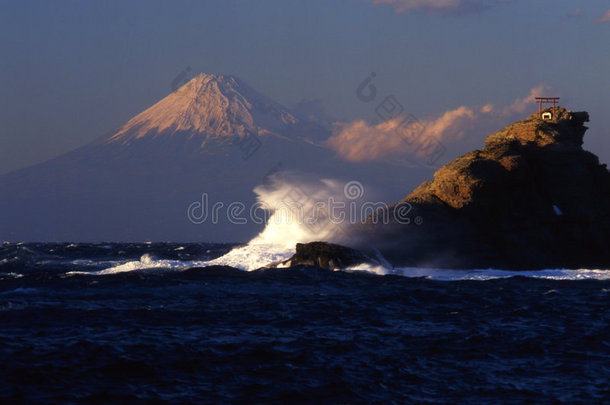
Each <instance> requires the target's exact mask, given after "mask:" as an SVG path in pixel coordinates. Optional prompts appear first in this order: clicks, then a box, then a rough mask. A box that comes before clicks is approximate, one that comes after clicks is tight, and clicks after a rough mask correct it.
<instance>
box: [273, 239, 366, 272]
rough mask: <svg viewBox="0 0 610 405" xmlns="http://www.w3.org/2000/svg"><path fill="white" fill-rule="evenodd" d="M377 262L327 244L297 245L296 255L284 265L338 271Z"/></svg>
mask: <svg viewBox="0 0 610 405" xmlns="http://www.w3.org/2000/svg"><path fill="white" fill-rule="evenodd" d="M369 262H375V260H373V259H371V258H369V257H368V256H366V255H365V254H363V253H361V252H359V251H357V250H355V249H352V248H349V247H346V246H341V245H335V244H332V243H326V242H310V243H297V246H296V253H295V254H294V256H292V257H291V258H290V259H288V260H286V261H285V262H283V263H282V264H284V265H287V266H298V265H307V266H317V267H321V268H323V269H330V270H338V269H344V268H347V267H350V266H354V265H358V264H362V263H369Z"/></svg>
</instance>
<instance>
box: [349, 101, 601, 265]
mask: <svg viewBox="0 0 610 405" xmlns="http://www.w3.org/2000/svg"><path fill="white" fill-rule="evenodd" d="M588 120H589V115H588V113H586V112H571V111H568V110H566V109H564V108H561V107H560V108H559V109H558V111H557V114H556V116H555V119H553V120H552V121H545V120H541V119H540V118H539V117H538V114H537V113H536V114H533V115H531V116H530V117H528V118H527V119H526V120H524V121H519V122H516V123H514V124H512V125H509V126H507V127H506V128H504V129H503V130H501V131H498V132H496V133H494V134H491V135H489V136H488V137H487V139H486V141H485V147H484V148H482V149H481V150H475V151H473V152H470V153H468V154H466V155H464V156H461V157H459V158H457V159H455V160H454V161H452V162H450V163H448V164H447V165H445V166H443V167H442V168H440V169H439V170H438V171H437V172H436V173H435V174H434V179H433V180H432V181H426V182H424V183H422V184H421V185H420V186H419V187H417V188H416V189H415V190H414V191H413V192H412V193H411V194H409V195H408V196H407V197H406V198H405V199H403V200H401V201H400V202H398V203H397V204H394V205H392V206H390V207H389V208H388V209H386V210H381V211H378V212H377V213H376V214H375V215H373V216H371V217H369V218H368V219H367V224H366V225H365V229H363V230H362V231H363V232H361V234H362V235H366V236H365V237H364V238H363V240H362V241H361V244H362V246H370V245H374V246H376V247H377V248H378V249H379V250H380V251H381V252H382V253H383V254H384V255H385V256H386V258H388V259H389V260H390V261H391V262H392V263H393V264H400V265H413V266H439V267H459V268H474V267H477V268H486V267H494V268H505V269H538V268H553V267H565V268H579V267H604V268H610V173H609V172H608V170H607V169H606V165H601V164H600V163H599V159H598V158H597V156H595V155H594V154H592V153H590V152H587V151H585V150H583V149H582V143H583V136H584V134H585V132H586V130H587V127H586V126H584V123H585V122H586V121H588ZM405 207H406V208H407V209H405ZM401 215H402V216H405V218H402V217H401ZM413 218H418V219H419V221H417V222H418V223H419V225H416V221H413Z"/></svg>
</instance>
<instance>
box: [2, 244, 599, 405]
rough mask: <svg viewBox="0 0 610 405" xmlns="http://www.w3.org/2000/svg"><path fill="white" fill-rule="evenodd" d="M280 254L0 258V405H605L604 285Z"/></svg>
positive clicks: (38, 252) (230, 250)
mask: <svg viewBox="0 0 610 405" xmlns="http://www.w3.org/2000/svg"><path fill="white" fill-rule="evenodd" d="M291 253H292V251H291V249H288V248H285V247H284V248H281V249H280V248H274V249H271V248H269V247H268V246H265V245H263V244H255V243H251V244H249V245H246V246H235V245H227V244H171V243H166V244H151V243H142V244H67V243H66V244H34V243H26V244H14V243H4V244H3V245H2V246H1V247H0V342H1V344H0V403H7V404H19V403H33V404H41V403H62V404H65V403H129V404H138V403H142V404H144V403H151V402H166V403H177V404H178V403H210V404H224V403H229V404H233V403H235V404H241V403H243V404H246V403H262V404H286V403H291V404H292V403H297V404H298V403H304V404H305V403H307V404H309V403H316V404H317V403H341V404H392V403H395V404H404V403H447V402H449V403H490V404H497V403H523V402H527V403H570V404H572V403H608V402H610V378H609V376H610V271H606V270H595V269H583V270H561V269H549V270H544V271H531V272H508V271H500V270H489V269H487V270H485V269H482V270H477V271H466V270H444V269H418V268H406V269H388V268H383V267H381V266H380V267H377V268H365V267H362V268H359V266H356V267H355V268H353V269H350V270H349V271H339V272H333V271H327V270H322V269H317V268H313V267H296V268H289V269H288V268H279V269H262V270H256V269H257V268H259V267H260V266H261V265H264V264H266V263H269V262H270V261H278V260H281V259H283V258H286V257H288V256H289V255H290V254H291ZM228 266H233V267H228Z"/></svg>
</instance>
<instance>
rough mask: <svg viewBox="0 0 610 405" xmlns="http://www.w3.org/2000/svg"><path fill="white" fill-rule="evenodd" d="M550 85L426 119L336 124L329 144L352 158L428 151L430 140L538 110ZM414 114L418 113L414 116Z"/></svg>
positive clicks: (453, 137) (456, 136) (447, 140)
mask: <svg viewBox="0 0 610 405" xmlns="http://www.w3.org/2000/svg"><path fill="white" fill-rule="evenodd" d="M549 91H550V89H549V88H548V87H547V86H545V85H539V86H536V87H534V88H533V89H531V90H530V91H529V93H528V95H527V96H525V97H523V98H517V99H516V100H515V101H514V102H513V103H511V104H510V105H507V106H504V107H496V106H494V105H493V104H486V105H483V106H474V107H468V106H460V107H458V108H456V109H453V110H449V111H446V112H444V113H442V114H440V115H438V116H436V117H430V118H427V119H425V120H420V121H418V120H415V119H408V118H406V117H405V116H400V117H398V118H394V119H390V120H387V121H384V122H381V123H379V124H376V125H372V124H368V123H367V122H365V121H363V120H358V121H354V122H350V123H337V124H335V131H334V135H333V136H332V137H331V138H330V139H329V140H328V141H327V145H328V146H329V147H330V148H332V149H334V150H335V151H336V152H337V154H338V155H339V156H340V157H341V158H343V159H345V160H347V161H352V162H363V161H373V160H379V159H385V158H388V157H393V156H394V157H395V156H401V155H403V156H404V155H419V156H421V155H426V156H428V157H429V155H430V153H432V152H431V151H430V148H424V147H422V145H424V144H426V143H427V141H429V140H434V142H435V143H437V144H440V145H443V147H444V145H445V144H447V145H448V144H451V143H454V142H456V141H458V140H460V139H462V138H464V137H465V136H466V135H467V134H470V133H476V134H486V133H488V131H490V130H493V129H494V128H496V129H497V128H498V126H500V125H502V124H506V123H507V122H506V121H508V120H509V119H514V118H516V117H517V116H523V114H526V113H527V111H528V109H529V110H531V112H532V113H533V112H534V111H536V104H535V99H534V97H536V96H545V95H549V94H550V93H548V94H547V92H549ZM412 118H414V117H412Z"/></svg>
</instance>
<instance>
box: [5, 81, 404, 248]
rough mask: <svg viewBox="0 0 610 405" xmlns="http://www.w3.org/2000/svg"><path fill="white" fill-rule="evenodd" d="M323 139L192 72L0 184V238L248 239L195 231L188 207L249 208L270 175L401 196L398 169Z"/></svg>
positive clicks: (230, 230) (235, 89) (225, 226)
mask: <svg viewBox="0 0 610 405" xmlns="http://www.w3.org/2000/svg"><path fill="white" fill-rule="evenodd" d="M329 136H330V131H329V129H327V128H325V127H323V126H321V125H319V124H317V123H316V122H314V121H312V120H310V119H308V118H304V117H300V116H299V115H298V114H296V113H293V112H291V111H289V110H288V109H287V108H286V107H284V106H282V105H280V104H279V103H276V102H274V101H273V100H271V99H269V98H268V97H266V96H264V95H263V94H261V93H259V92H258V91H256V90H254V89H253V88H251V87H250V86H248V85H247V84H246V83H244V82H243V81H241V80H240V79H238V78H236V77H233V76H222V75H208V74H200V75H198V76H196V77H194V78H193V79H191V80H190V81H189V82H187V83H186V84H184V85H183V86H182V87H180V88H179V89H177V90H176V91H174V92H172V93H171V94H169V95H168V96H167V97H165V98H163V99H162V100H160V101H159V102H157V103H156V104H154V105H153V106H151V107H150V108H148V109H147V110H145V111H143V112H142V113H140V114H138V115H136V116H135V117H133V118H132V119H130V120H129V121H127V122H126V123H125V124H124V125H122V126H120V127H119V128H117V129H116V130H114V131H112V132H110V133H108V134H106V135H104V136H102V137H99V138H97V139H95V140H94V141H93V142H91V143H89V144H87V145H85V146H83V147H81V148H78V149H76V150H74V151H72V152H69V153H66V154H64V155H61V156H58V157H56V158H54V159H51V160H49V161H47V162H44V163H41V164H38V165H34V166H30V167H27V168H25V169H21V170H17V171H14V172H11V173H8V174H5V175H3V176H0V239H2V240H9V241H21V240H26V241H40V242H48V241H82V242H98V241H142V240H150V241H214V242H222V241H226V242H239V241H245V240H247V239H249V238H251V237H252V236H254V235H255V234H256V233H257V232H259V231H260V230H261V229H262V227H263V225H261V224H259V223H253V222H252V221H248V222H247V223H245V224H235V223H231V221H228V220H227V218H224V217H222V216H220V217H219V218H217V219H216V220H215V221H212V220H209V221H206V222H203V223H193V222H192V221H191V220H189V217H188V216H187V209H188V207H189V204H191V203H192V202H195V201H201V200H202V195H204V194H205V195H206V198H207V201H206V202H207V203H209V204H210V205H212V204H214V203H215V202H219V203H222V204H223V205H224V206H225V207H227V206H228V205H229V204H230V203H231V202H235V201H237V202H241V203H243V204H244V205H245V206H247V207H248V206H251V205H252V204H254V202H255V201H256V198H255V197H256V196H255V194H254V192H253V189H254V187H256V186H257V185H260V184H261V183H263V182H264V181H265V179H266V177H268V175H269V173H272V172H273V171H274V170H275V171H277V168H278V167H282V168H283V169H286V170H289V171H294V172H302V173H308V174H309V175H310V176H314V177H316V178H337V179H342V180H345V181H347V180H358V181H361V182H362V183H363V184H365V185H376V186H377V188H379V189H380V190H384V193H385V195H383V193H382V195H377V196H376V198H383V199H384V200H387V201H392V200H395V199H397V198H401V197H403V196H402V195H401V190H404V189H405V187H408V186H409V184H407V182H406V181H405V180H404V179H401V176H395V175H388V173H389V171H390V170H392V171H394V170H395V167H392V166H390V165H388V164H372V163H368V164H354V163H346V162H343V161H340V160H338V159H337V158H336V157H335V153H334V152H333V151H332V150H330V149H329V148H327V147H325V146H324V141H325V140H326V139H327V138H328V137H329Z"/></svg>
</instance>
